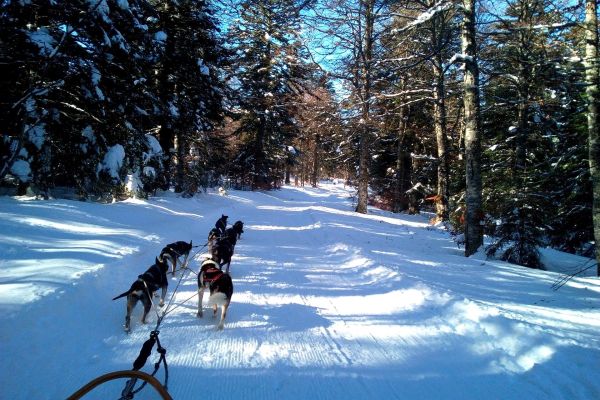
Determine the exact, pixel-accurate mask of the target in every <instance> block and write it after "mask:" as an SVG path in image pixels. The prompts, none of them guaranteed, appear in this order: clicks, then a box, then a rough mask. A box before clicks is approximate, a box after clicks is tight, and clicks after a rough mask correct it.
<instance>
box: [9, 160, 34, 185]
mask: <svg viewBox="0 0 600 400" xmlns="http://www.w3.org/2000/svg"><path fill="white" fill-rule="evenodd" d="M10 173H11V174H13V175H14V176H16V177H17V178H19V180H20V181H21V182H29V181H31V166H30V165H29V162H28V161H26V160H15V162H14V163H13V165H12V166H11V167H10Z"/></svg>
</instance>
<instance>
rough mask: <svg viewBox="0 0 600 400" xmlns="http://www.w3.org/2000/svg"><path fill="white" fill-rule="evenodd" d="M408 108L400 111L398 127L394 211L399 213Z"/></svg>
mask: <svg viewBox="0 0 600 400" xmlns="http://www.w3.org/2000/svg"><path fill="white" fill-rule="evenodd" d="M405 107H406V106H401V107H400V110H399V111H398V118H399V120H400V124H399V127H398V138H397V141H398V144H397V147H396V179H395V180H394V207H393V211H394V212H395V213H399V212H400V211H402V208H403V204H402V203H403V202H402V198H403V195H404V189H405V188H404V137H405V136H406V126H407V122H406V118H405V117H404V112H405Z"/></svg>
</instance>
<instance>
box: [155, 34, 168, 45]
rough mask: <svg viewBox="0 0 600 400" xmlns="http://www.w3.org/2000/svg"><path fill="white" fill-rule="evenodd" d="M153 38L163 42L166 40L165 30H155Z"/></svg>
mask: <svg viewBox="0 0 600 400" xmlns="http://www.w3.org/2000/svg"><path fill="white" fill-rule="evenodd" d="M154 39H155V40H156V41H157V42H161V43H164V42H166V41H167V33H166V32H164V31H158V32H156V33H155V34H154Z"/></svg>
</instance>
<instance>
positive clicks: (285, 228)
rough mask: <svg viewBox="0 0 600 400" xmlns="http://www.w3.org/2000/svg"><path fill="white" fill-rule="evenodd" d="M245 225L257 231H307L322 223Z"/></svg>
mask: <svg viewBox="0 0 600 400" xmlns="http://www.w3.org/2000/svg"><path fill="white" fill-rule="evenodd" d="M245 227H246V228H249V229H253V230H255V231H306V230H310V229H319V228H321V223H320V222H317V223H316V224H310V225H304V226H276V225H247V226H245Z"/></svg>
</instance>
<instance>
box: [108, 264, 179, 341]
mask: <svg viewBox="0 0 600 400" xmlns="http://www.w3.org/2000/svg"><path fill="white" fill-rule="evenodd" d="M168 271H169V265H168V264H167V263H166V262H164V261H161V260H159V259H158V257H156V260H155V261H154V265H152V266H150V268H148V269H147V270H146V272H144V273H143V274H142V275H139V276H138V279H137V280H136V281H135V282H133V283H132V284H131V287H130V288H129V290H128V291H126V292H123V293H121V294H120V295H118V296H117V297H115V298H114V299H113V300H117V299H120V298H121V297H125V296H127V313H126V314H125V332H130V330H131V313H132V311H133V309H134V308H135V305H136V304H137V302H138V301H141V302H142V304H143V305H144V313H143V314H142V324H145V323H146V317H147V316H148V312H150V307H151V306H152V297H153V296H154V292H156V291H158V289H162V292H161V296H160V303H159V306H160V307H162V306H164V304H165V296H166V295H167V286H168V285H169V281H168V279H167V272H168Z"/></svg>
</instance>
